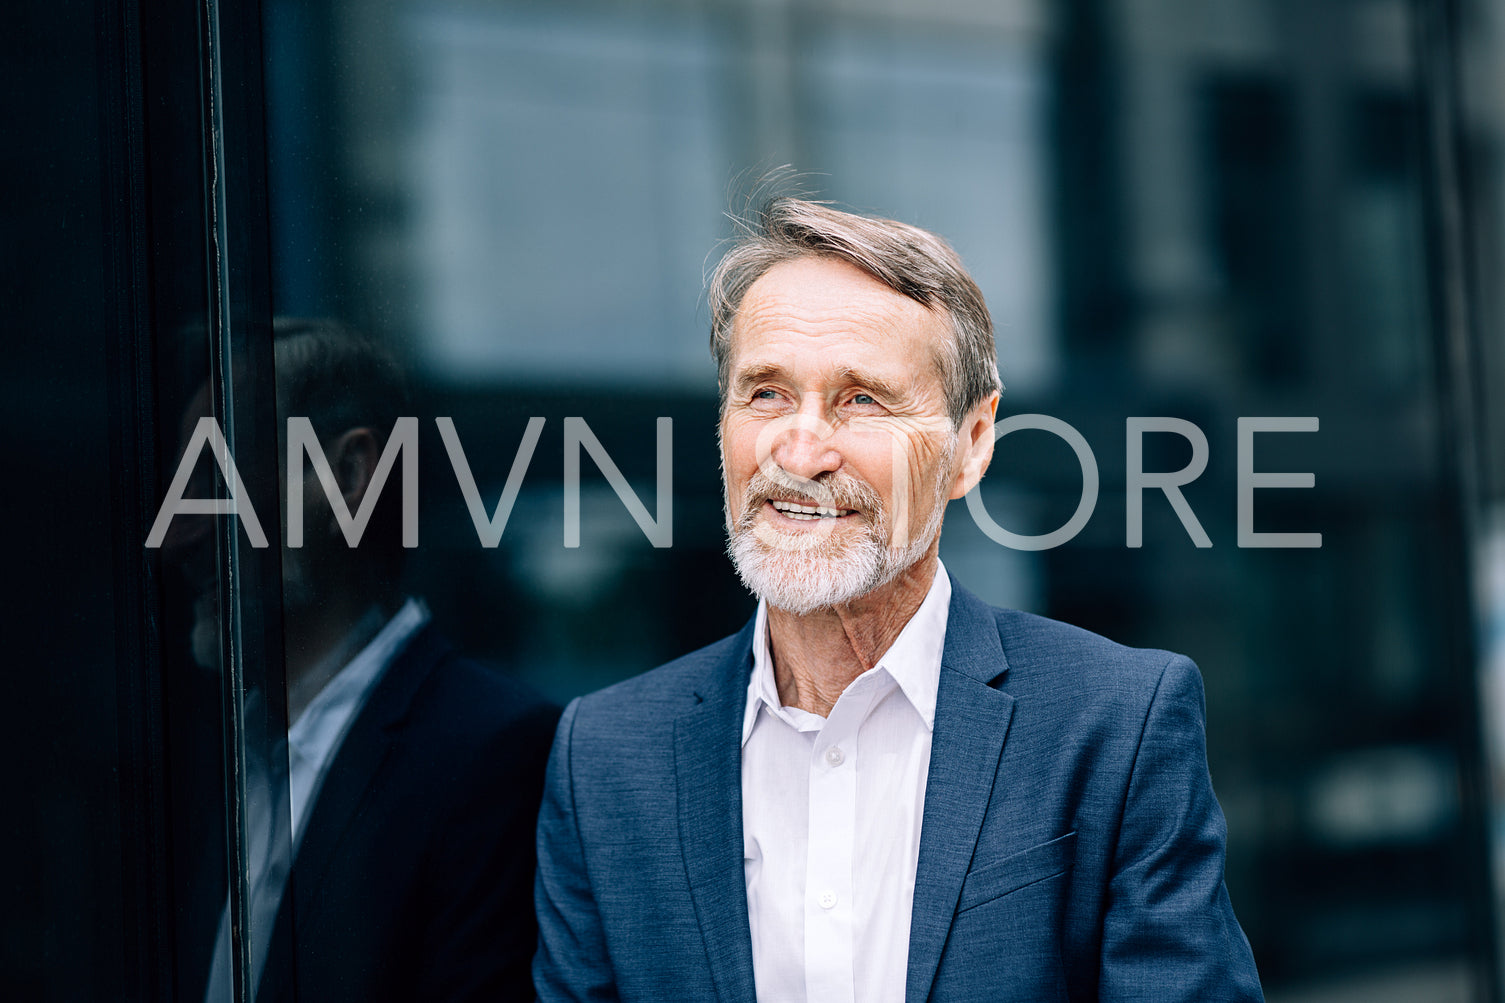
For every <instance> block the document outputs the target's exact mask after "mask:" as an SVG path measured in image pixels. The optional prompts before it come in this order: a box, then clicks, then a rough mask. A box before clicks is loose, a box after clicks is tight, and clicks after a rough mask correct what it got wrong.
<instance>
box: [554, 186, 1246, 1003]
mask: <svg viewBox="0 0 1505 1003" xmlns="http://www.w3.org/2000/svg"><path fill="white" fill-rule="evenodd" d="M711 306H712V348H713V351H714V353H715V356H716V361H717V365H718V367H719V372H720V389H721V423H720V432H721V447H722V471H723V477H724V481H725V492H726V517H727V528H728V534H729V537H730V543H729V550H730V552H731V555H732V558H733V560H734V561H735V563H736V566H737V571H738V573H739V574H740V575H741V576H742V579H743V581H744V582H745V583H746V584H747V586H748V587H749V588H750V589H751V590H752V591H753V592H755V593H756V594H757V595H758V597H759V604H758V611H757V614H756V616H755V617H754V618H753V620H752V622H751V623H749V624H748V625H747V626H746V627H745V628H744V629H743V630H742V631H741V632H740V633H739V634H737V635H736V636H734V637H730V638H727V639H725V640H723V641H720V642H718V643H716V644H714V645H711V646H710V647H708V648H704V649H702V650H700V651H696V652H693V653H691V654H689V655H686V656H685V657H683V658H680V659H678V660H677V661H674V662H671V663H670V664H668V665H665V666H662V667H660V668H658V669H656V670H654V671H652V672H649V673H647V674H645V675H642V676H639V677H637V678H635V679H631V680H628V681H627V682H624V683H621V684H619V685H617V686H614V687H612V688H610V689H607V690H604V691H602V692H600V693H597V694H594V695H591V696H588V697H584V698H582V699H580V700H577V701H575V702H574V703H573V704H571V705H570V707H569V708H568V709H567V710H566V711H565V714H564V718H563V720H562V721H561V723H560V727H559V731H558V734H557V736H556V738H555V742H554V750H553V753H552V757H551V759H550V763H549V771H548V778H547V780H546V783H545V794H544V804H543V810H542V814H541V816H540V821H539V832H538V848H539V873H538V881H537V891H536V899H537V905H538V914H539V926H540V944H539V950H538V955H537V958H536V959H535V961H534V979H535V983H536V986H537V989H538V992H539V994H540V996H541V997H542V999H544V1000H546V1001H547V1000H556V999H582V1000H583V999H622V1000H652V1001H658V1000H671V999H672V1000H710V999H719V1000H723V1001H731V1000H748V999H753V998H754V997H756V998H757V999H759V1000H778V1001H798V1000H808V1001H812V1003H814V1001H828V1000H847V1001H861V1003H871V1001H890V1000H892V1001H898V1000H908V1001H920V1000H927V999H928V1000H967V1001H974V1000H989V1001H1003V1000H1018V1001H1028V1003H1039V1001H1043V1000H1058V999H1072V1000H1094V999H1103V1000H1120V999H1135V1000H1147V1001H1156V1003H1164V1001H1172V1000H1186V1001H1205V1000H1213V999H1217V1000H1250V999H1259V998H1260V996H1261V994H1260V988H1259V980H1258V976H1257V974H1256V972H1255V968H1254V962H1253V959H1252V957H1251V955H1250V952H1249V946H1248V942H1247V941H1246V939H1245V938H1244V935H1243V932H1242V931H1241V930H1240V929H1239V926H1238V922H1237V920H1236V919H1235V918H1234V915H1233V911H1232V908H1231V907H1230V905H1229V902H1228V895H1227V892H1226V891H1225V889H1224V885H1223V844H1224V834H1225V826H1224V822H1223V817H1222V813H1221V811H1220V809H1219V808H1218V804H1217V801H1216V800H1215V799H1214V797H1213V792H1212V787H1211V783H1210V781H1209V778H1208V773H1207V762H1206V754H1205V750H1204V736H1203V705H1202V687H1201V678H1200V676H1199V675H1198V673H1197V670H1196V667H1195V666H1194V665H1193V664H1192V663H1191V662H1190V661H1189V660H1187V659H1186V658H1184V657H1181V656H1178V655H1172V654H1169V653H1167V652H1163V651H1143V650H1134V649H1129V648H1124V647H1121V646H1119V645H1116V644H1113V643H1112V642H1109V641H1107V640H1104V639H1103V638H1100V637H1097V636H1095V635H1093V634H1089V633H1087V632H1085V631H1082V630H1079V629H1076V628H1073V627H1069V626H1066V625H1064V624H1060V623H1056V622H1053V621H1050V620H1045V619H1042V618H1040V617H1035V616H1031V615H1029V614H1025V613H1020V612H1017V611H1013V610H1000V609H994V608H992V607H989V606H987V605H985V604H984V603H982V602H981V601H979V600H978V599H977V598H975V597H974V596H972V595H970V594H969V593H968V592H966V590H965V589H963V588H962V587H961V586H960V585H959V584H957V583H954V582H953V581H952V580H951V579H950V578H949V576H948V575H947V573H946V570H945V568H944V567H943V566H942V565H941V563H940V561H939V559H938V557H937V551H938V547H939V540H940V530H941V520H942V517H943V515H944V511H945V507H946V502H947V501H948V500H949V499H954V498H960V497H961V496H962V495H963V494H965V493H966V492H967V491H968V490H969V489H971V488H972V487H973V486H974V485H975V484H976V483H977V482H978V480H979V479H980V478H981V477H982V475H983V472H984V471H985V470H986V468H987V466H988V462H989V460H990V459H991V456H992V449H993V421H994V412H995V410H996V408H997V405H998V390H999V384H998V373H997V368H996V364H995V362H994V350H993V334H992V323H991V320H990V319H989V316H988V312H987V308H986V306H985V305H984V303H983V300H982V295H981V293H980V292H979V291H978V289H977V287H976V285H975V284H974V283H973V282H972V280H971V279H970V278H969V277H968V275H967V273H966V272H965V270H964V269H963V267H962V265H961V263H960V261H959V260H958V259H957V257H956V255H955V254H954V253H953V252H952V251H951V249H950V248H949V247H947V246H946V244H945V243H944V242H943V241H941V240H940V239H938V238H937V237H935V236H934V235H932V234H929V233H926V232H924V231H922V230H918V229H915V228H913V227H910V226H906V225H904V224H900V223H894V222H890V221H887V220H877V219H867V218H863V217H859V216H853V215H849V214H846V213H842V212H838V211H836V210H833V209H830V208H827V207H825V206H822V205H819V204H815V203H810V202H805V201H801V200H796V199H787V198H786V199H775V200H773V201H772V202H770V203H769V204H768V205H767V206H766V207H765V208H764V210H763V212H762V214H761V218H760V220H759V221H758V224H757V225H756V226H754V227H750V228H749V231H748V233H747V234H746V235H745V236H744V238H743V239H742V240H740V241H739V242H738V243H737V244H736V245H735V246H734V247H733V248H732V249H731V250H730V251H729V252H728V254H727V255H726V257H725V258H724V259H723V260H722V262H721V264H720V266H719V267H718V269H717V271H716V273H715V275H714V276H713V277H712V280H711ZM739 851H740V852H739Z"/></svg>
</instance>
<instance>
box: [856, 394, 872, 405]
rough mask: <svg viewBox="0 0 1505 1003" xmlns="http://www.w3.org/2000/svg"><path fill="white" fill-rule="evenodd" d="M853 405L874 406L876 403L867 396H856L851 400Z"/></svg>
mask: <svg viewBox="0 0 1505 1003" xmlns="http://www.w3.org/2000/svg"><path fill="white" fill-rule="evenodd" d="M852 403H853V404H876V403H878V402H877V401H875V400H873V398H872V397H871V396H870V395H868V394H857V395H855V396H854V397H853V398H852Z"/></svg>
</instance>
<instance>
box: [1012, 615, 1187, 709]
mask: <svg viewBox="0 0 1505 1003" xmlns="http://www.w3.org/2000/svg"><path fill="white" fill-rule="evenodd" d="M993 614H994V620H995V622H996V623H997V626H998V637H999V640H1000V642H1001V643H1002V645H1003V650H1004V656H1005V657H1006V658H1007V659H1008V663H1009V671H1010V676H1011V677H1012V678H1013V679H1014V680H1015V681H1020V680H1026V679H1029V678H1032V677H1038V676H1048V677H1049V678H1051V679H1053V680H1055V681H1057V682H1069V683H1071V684H1072V685H1088V684H1091V685H1094V686H1101V685H1103V684H1113V685H1114V686H1115V688H1117V687H1122V686H1130V687H1133V688H1136V689H1137V688H1142V687H1146V686H1148V687H1149V688H1150V689H1151V690H1154V689H1155V688H1157V687H1158V686H1159V684H1160V681H1161V679H1162V677H1163V676H1164V675H1165V673H1166V671H1167V670H1168V669H1171V668H1172V667H1184V668H1185V669H1187V670H1190V672H1191V673H1192V674H1194V675H1195V674H1197V670H1196V666H1195V665H1194V664H1193V663H1192V661H1191V660H1190V659H1189V658H1187V657H1186V656H1184V655H1178V654H1176V653H1175V652H1172V651H1165V650H1163V649H1160V648H1131V647H1129V646H1128V645H1124V644H1119V643H1118V642H1117V641H1112V640H1109V639H1108V638H1106V637H1103V636H1102V635H1101V634H1095V633H1093V632H1092V631H1090V630H1086V629H1085V628H1082V627H1077V626H1073V625H1072V624H1069V623H1063V622H1061V621H1059V620H1052V619H1050V618H1048V617H1043V616H1038V615H1036V614H1033V613H1025V612H1022V611H1020V610H1013V609H994V610H993Z"/></svg>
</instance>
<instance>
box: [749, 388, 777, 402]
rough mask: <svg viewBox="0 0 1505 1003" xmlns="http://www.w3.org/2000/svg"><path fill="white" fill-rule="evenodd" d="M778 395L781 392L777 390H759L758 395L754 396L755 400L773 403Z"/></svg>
mask: <svg viewBox="0 0 1505 1003" xmlns="http://www.w3.org/2000/svg"><path fill="white" fill-rule="evenodd" d="M778 395H779V392H778V391H777V390H759V391H758V392H757V393H755V394H753V400H760V401H771V400H773V399H774V398H776V397H778Z"/></svg>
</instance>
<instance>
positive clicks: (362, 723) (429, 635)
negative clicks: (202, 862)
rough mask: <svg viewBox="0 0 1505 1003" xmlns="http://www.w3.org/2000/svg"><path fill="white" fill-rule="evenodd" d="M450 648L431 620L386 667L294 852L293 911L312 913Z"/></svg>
mask: <svg viewBox="0 0 1505 1003" xmlns="http://www.w3.org/2000/svg"><path fill="white" fill-rule="evenodd" d="M449 651H450V646H449V643H448V642H447V641H445V640H444V638H443V636H442V635H440V634H439V632H438V631H437V630H435V629H434V627H433V625H432V624H430V625H427V626H425V627H423V628H421V629H420V630H419V631H418V633H417V634H415V635H414V636H413V637H412V638H411V639H410V640H409V641H408V643H407V644H406V645H405V646H404V648H403V650H402V651H401V652H400V653H399V654H398V655H397V657H396V658H395V659H393V661H392V664H390V665H388V666H387V668H386V671H385V672H383V673H382V677H381V679H379V680H378V681H377V683H376V688H375V689H374V690H372V691H371V695H370V696H369V697H368V698H367V700H366V705H365V706H364V707H362V708H361V710H360V712H359V713H358V714H357V715H356V718H355V720H354V721H353V722H352V723H351V725H350V730H349V731H348V732H346V734H345V738H344V741H342V742H341V743H340V747H339V749H338V751H336V753H335V757H334V762H333V763H331V764H330V767H329V773H328V774H327V775H326V776H325V777H324V783H323V784H322V786H321V787H320V789H319V792H318V796H317V798H316V799H315V801H314V805H313V814H311V815H310V816H309V818H308V823H307V828H305V829H304V832H303V839H302V842H301V843H300V844H299V846H298V848H297V850H296V852H295V853H294V856H293V874H292V885H293V889H292V892H293V896H292V897H293V903H294V909H295V914H296V915H298V916H306V915H308V910H309V907H310V905H312V902H313V894H314V891H315V890H316V889H317V888H318V887H319V883H320V881H321V879H322V877H323V874H324V871H325V869H326V868H327V867H328V865H329V862H330V860H331V859H332V857H333V854H334V852H335V851H336V850H337V849H338V848H339V844H340V840H341V839H342V838H343V836H344V834H345V831H346V829H347V828H349V826H350V823H351V822H352V821H353V820H354V819H355V817H356V814H357V812H358V810H359V809H360V807H361V803H362V802H363V801H364V800H365V799H366V797H367V796H368V794H369V793H370V791H371V789H372V787H373V784H372V781H373V780H374V778H375V777H376V775H377V773H378V772H379V771H380V770H381V767H382V764H383V763H384V762H385V761H386V758H387V754H388V752H389V751H390V750H391V748H392V743H393V741H394V740H395V738H396V734H395V733H396V730H397V728H398V726H399V725H400V724H401V723H402V719H403V718H404V717H405V716H406V715H407V711H408V707H409V706H410V705H411V704H412V702H413V697H414V695H415V694H416V693H417V692H418V688H419V687H420V686H421V685H422V684H423V681H424V680H425V679H427V678H428V674H429V672H430V671H431V670H432V669H433V667H434V666H435V665H436V664H438V662H439V660H440V659H441V658H443V657H444V656H445V655H446V654H447V653H448V652H449Z"/></svg>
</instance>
